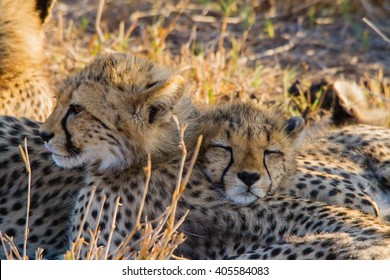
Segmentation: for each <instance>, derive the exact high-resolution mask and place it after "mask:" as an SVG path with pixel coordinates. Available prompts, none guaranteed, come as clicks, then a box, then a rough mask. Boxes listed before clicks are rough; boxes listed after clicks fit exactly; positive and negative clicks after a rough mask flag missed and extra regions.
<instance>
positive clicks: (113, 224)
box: [104, 196, 121, 260]
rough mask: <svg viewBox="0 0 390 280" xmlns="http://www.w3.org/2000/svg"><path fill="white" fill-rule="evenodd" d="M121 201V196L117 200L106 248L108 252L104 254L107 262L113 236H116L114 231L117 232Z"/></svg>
mask: <svg viewBox="0 0 390 280" xmlns="http://www.w3.org/2000/svg"><path fill="white" fill-rule="evenodd" d="M120 200H121V198H120V196H118V197H117V199H116V204H115V210H114V217H113V219H112V224H111V229H110V235H109V236H108V240H107V247H106V252H105V254H104V260H107V257H108V251H109V250H110V245H111V239H112V235H113V234H114V230H115V223H116V216H117V214H118V207H119V205H120Z"/></svg>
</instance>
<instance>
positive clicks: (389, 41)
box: [363, 17, 390, 44]
mask: <svg viewBox="0 0 390 280" xmlns="http://www.w3.org/2000/svg"><path fill="white" fill-rule="evenodd" d="M363 21H364V22H365V23H366V24H367V25H368V26H369V27H371V28H372V29H373V30H374V31H375V32H376V33H378V35H379V36H381V37H382V39H383V40H385V41H386V42H387V43H389V44H390V39H389V38H388V37H387V36H386V35H385V34H384V33H383V32H382V31H380V30H379V28H378V27H376V26H375V24H373V23H372V22H371V21H370V20H369V19H368V18H366V17H364V18H363Z"/></svg>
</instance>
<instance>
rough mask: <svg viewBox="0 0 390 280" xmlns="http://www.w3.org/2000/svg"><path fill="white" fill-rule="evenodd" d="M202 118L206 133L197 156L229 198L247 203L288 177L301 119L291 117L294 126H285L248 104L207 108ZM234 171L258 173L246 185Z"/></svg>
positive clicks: (269, 190)
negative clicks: (251, 181)
mask: <svg viewBox="0 0 390 280" xmlns="http://www.w3.org/2000/svg"><path fill="white" fill-rule="evenodd" d="M204 119H205V124H204V129H205V130H206V131H205V133H204V134H205V135H207V137H206V139H205V143H204V147H205V148H204V152H203V158H202V159H201V160H202V163H203V166H204V169H205V172H206V174H207V175H208V176H209V178H210V180H211V181H212V182H213V183H214V184H216V185H220V186H221V188H223V189H224V191H225V192H226V195H227V197H228V198H229V199H230V200H232V201H233V202H235V203H238V204H249V203H252V202H254V201H255V200H256V199H258V198H262V197H264V196H265V195H266V194H267V193H272V192H273V191H274V190H275V189H278V188H279V187H280V185H286V184H288V183H289V182H290V181H289V179H290V177H291V176H292V175H293V174H294V171H295V154H296V148H297V146H298V145H299V143H300V140H301V139H302V137H301V136H303V133H301V132H302V131H303V127H304V121H303V120H302V119H298V118H296V119H295V120H296V121H297V123H296V126H297V127H295V128H294V129H293V130H292V131H288V129H287V121H286V120H285V119H283V118H281V117H278V116H276V115H275V114H273V113H271V112H268V111H261V110H259V109H256V108H255V107H253V106H251V105H248V104H236V105H227V106H222V107H220V108H217V109H211V110H210V111H209V112H208V113H206V114H205V116H204ZM220 146H222V147H220ZM227 148H231V151H229V149H227ZM229 162H231V166H230V167H229ZM224 172H225V173H224ZM239 172H248V173H257V174H258V175H259V176H260V178H259V179H258V180H257V181H256V182H254V183H253V184H252V185H251V186H249V187H248V186H247V185H246V184H245V183H244V182H243V181H242V180H241V179H240V178H239V177H238V173H239Z"/></svg>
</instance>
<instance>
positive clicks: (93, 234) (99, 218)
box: [87, 194, 107, 260]
mask: <svg viewBox="0 0 390 280" xmlns="http://www.w3.org/2000/svg"><path fill="white" fill-rule="evenodd" d="M106 199H107V196H106V195H105V194H103V199H102V206H100V211H99V216H98V218H97V221H96V227H95V230H94V232H93V233H92V242H93V243H92V242H91V244H90V249H89V251H88V255H87V259H88V260H90V259H91V258H92V252H93V246H92V245H93V244H94V243H96V242H95V240H96V237H97V233H98V230H99V224H100V220H101V218H102V213H103V207H104V203H105V202H106ZM96 247H97V246H96Z"/></svg>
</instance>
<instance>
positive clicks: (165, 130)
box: [40, 54, 390, 259]
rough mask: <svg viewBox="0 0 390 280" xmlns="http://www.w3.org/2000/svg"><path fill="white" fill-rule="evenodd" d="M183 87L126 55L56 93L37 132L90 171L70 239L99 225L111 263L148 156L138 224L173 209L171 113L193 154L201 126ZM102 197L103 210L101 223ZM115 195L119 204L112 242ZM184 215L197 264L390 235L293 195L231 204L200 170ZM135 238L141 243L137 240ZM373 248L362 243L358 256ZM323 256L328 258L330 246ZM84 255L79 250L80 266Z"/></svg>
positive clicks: (183, 250) (186, 196)
mask: <svg viewBox="0 0 390 280" xmlns="http://www.w3.org/2000/svg"><path fill="white" fill-rule="evenodd" d="M183 87H184V79H183V78H182V77H180V76H178V75H175V74H173V73H172V72H171V71H169V70H168V69H165V68H163V67H160V66H157V65H153V64H151V63H150V62H148V61H146V60H144V59H141V58H137V57H133V56H131V55H125V54H109V55H103V56H99V57H97V58H96V59H95V60H94V61H93V62H92V63H91V64H90V65H89V66H87V67H86V68H85V69H83V70H81V71H80V72H79V73H77V74H75V75H73V76H71V77H69V78H68V79H67V80H66V81H65V82H64V84H63V86H62V87H61V88H60V90H59V92H58V94H57V95H58V104H57V107H56V108H55V110H54V112H53V113H52V114H51V116H50V117H49V118H48V120H47V121H46V122H45V123H44V124H43V125H42V126H41V130H40V134H41V137H42V138H43V139H44V140H45V141H46V146H47V148H48V149H50V150H51V152H52V157H53V159H54V161H55V162H56V163H57V165H60V166H63V167H66V168H69V167H76V166H81V165H84V166H85V168H86V175H85V183H86V185H85V186H84V187H83V188H82V189H81V191H80V193H79V197H78V199H77V202H76V206H75V211H74V217H73V226H72V236H73V239H75V238H76V237H77V234H78V232H79V230H81V232H82V234H83V236H84V237H85V238H86V241H87V242H88V241H89V240H90V239H89V238H90V236H89V231H88V229H95V227H96V226H97V227H98V228H99V230H100V232H101V238H100V239H99V244H98V245H99V246H100V245H102V246H104V245H108V242H110V241H111V243H110V244H109V245H110V252H109V254H110V256H112V255H111V254H112V253H113V252H114V251H115V249H116V246H118V245H119V244H120V243H121V242H122V241H123V239H124V238H125V237H126V236H127V234H128V233H129V232H130V231H131V230H132V229H133V228H134V225H135V222H136V217H137V213H138V210H139V206H140V203H141V199H142V194H143V190H144V187H145V179H146V175H145V173H144V166H145V164H146V161H147V155H148V154H151V157H152V176H151V178H150V185H149V191H148V195H147V197H146V201H145V206H144V208H143V209H144V212H143V216H142V220H144V219H145V218H146V217H147V218H148V220H153V219H155V218H156V217H158V216H159V215H160V214H161V213H162V212H163V211H164V210H165V208H166V207H167V205H169V204H170V201H171V196H172V193H173V191H174V186H175V185H176V181H177V178H176V177H177V175H176V174H178V170H179V167H180V164H181V152H180V150H179V149H178V144H179V140H180V138H179V132H178V131H177V127H176V124H175V123H174V121H173V114H176V115H177V116H178V117H179V120H180V121H181V123H189V124H190V127H189V129H188V131H187V134H186V136H185V140H186V143H187V144H188V151H189V154H190V155H191V153H192V152H193V149H194V146H195V145H194V144H195V142H196V139H197V137H198V134H199V132H200V131H202V126H203V124H204V123H203V120H202V119H201V115H200V113H199V112H198V111H197V110H196V109H195V108H193V106H192V105H191V103H189V102H188V100H187V99H185V98H182V95H183ZM226 110H227V111H226V113H225V115H226V116H229V108H226ZM253 112H254V113H255V114H257V116H256V117H255V120H259V121H260V120H262V115H261V114H260V113H258V112H257V111H256V110H253ZM226 119H227V120H230V119H229V118H226ZM211 121H212V120H211ZM223 121H224V119H222V118H221V119H218V120H217V119H216V120H215V122H214V123H215V125H217V126H219V125H220V122H222V123H223ZM299 124H300V122H299V121H292V122H290V123H287V125H286V123H285V122H280V123H278V125H281V126H282V129H283V128H285V130H287V132H290V133H291V132H293V131H295V130H297V131H298V130H299ZM162 140H163V141H162ZM189 158H191V156H189ZM187 167H188V165H187ZM268 171H269V173H270V174H272V175H270V176H269V178H271V179H272V180H276V181H277V180H278V179H279V177H280V176H279V175H278V174H279V171H277V170H268ZM92 186H96V194H95V196H94V197H93V199H92V201H91V208H90V210H89V211H87V205H88V203H89V199H90V197H91V191H92ZM104 195H105V196H106V202H105V203H104V204H103V207H102V209H103V210H102V211H103V212H102V213H101V215H100V214H99V212H100V209H101V206H102V199H103V196H104ZM118 196H119V197H120V198H121V204H122V206H121V207H119V209H118V212H117V216H116V230H115V231H114V233H113V235H112V238H110V226H111V225H112V223H113V212H114V209H115V204H116V200H117V197H118ZM188 209H190V212H189V214H188V216H187V218H186V219H185V221H184V223H183V225H182V227H181V228H180V229H179V230H182V231H184V232H185V234H186V236H187V240H186V242H185V243H184V244H183V245H181V246H180V247H179V248H178V250H177V251H176V254H178V255H183V256H185V257H188V258H197V259H221V258H228V257H232V256H235V255H242V254H244V253H250V252H252V251H254V250H256V249H260V248H264V246H268V245H270V244H274V243H278V242H282V241H284V240H285V238H287V237H289V236H304V235H307V234H313V233H318V232H345V233H346V234H348V235H353V234H355V235H358V236H360V237H361V238H366V237H367V236H369V237H370V238H373V239H374V240H375V242H377V243H382V244H384V245H385V244H387V243H386V242H387V239H388V237H386V232H388V231H389V230H390V228H389V227H388V226H387V225H385V224H383V223H380V222H378V221H376V220H374V219H373V218H370V217H369V216H367V215H365V214H363V213H361V212H359V211H354V210H348V209H345V208H341V207H336V206H327V205H324V204H323V203H320V202H313V201H309V200H304V199H300V198H292V197H288V196H280V195H279V196H276V195H275V196H267V197H266V198H263V199H259V200H257V201H256V202H255V203H252V204H251V205H250V206H242V205H240V206H237V205H234V204H233V203H231V202H229V201H227V200H226V199H225V197H224V196H223V194H222V193H221V192H220V190H218V189H215V188H214V186H213V185H211V184H210V183H209V178H207V176H205V175H204V173H203V168H202V166H201V165H200V164H199V163H198V164H196V166H195V168H194V171H193V173H192V174H191V178H190V182H189V184H188V186H187V188H186V190H185V191H184V193H183V196H182V197H181V200H180V201H179V204H178V209H177V212H178V217H177V218H180V217H181V216H182V215H183V214H184V213H185V212H186V210H188ZM99 216H100V217H101V219H100V220H99ZM84 220H85V223H84V225H83V221H84ZM82 226H83V227H82ZM221 233H223V234H221ZM139 237H140V236H139V235H136V236H135V237H134V238H133V239H134V240H133V241H135V240H137V239H138V238H139ZM356 242H358V243H359V242H360V241H359V240H357V241H356ZM360 243H361V242H360ZM237 244H238V245H237ZM362 245H363V244H362ZM371 245H373V244H372V243H369V244H364V246H362V247H361V250H364V249H366V248H367V247H369V246H371ZM363 247H364V248H363ZM318 250H321V252H325V253H324V254H326V255H329V254H330V252H328V251H327V249H326V248H318ZM340 253H341V252H340ZM87 254H88V253H87V250H83V251H82V258H86V257H87ZM369 256H370V257H375V258H385V257H386V256H390V252H389V251H386V250H384V251H382V252H380V253H379V255H378V254H376V255H374V254H372V253H370V254H369ZM348 257H349V255H348V256H345V258H348Z"/></svg>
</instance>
